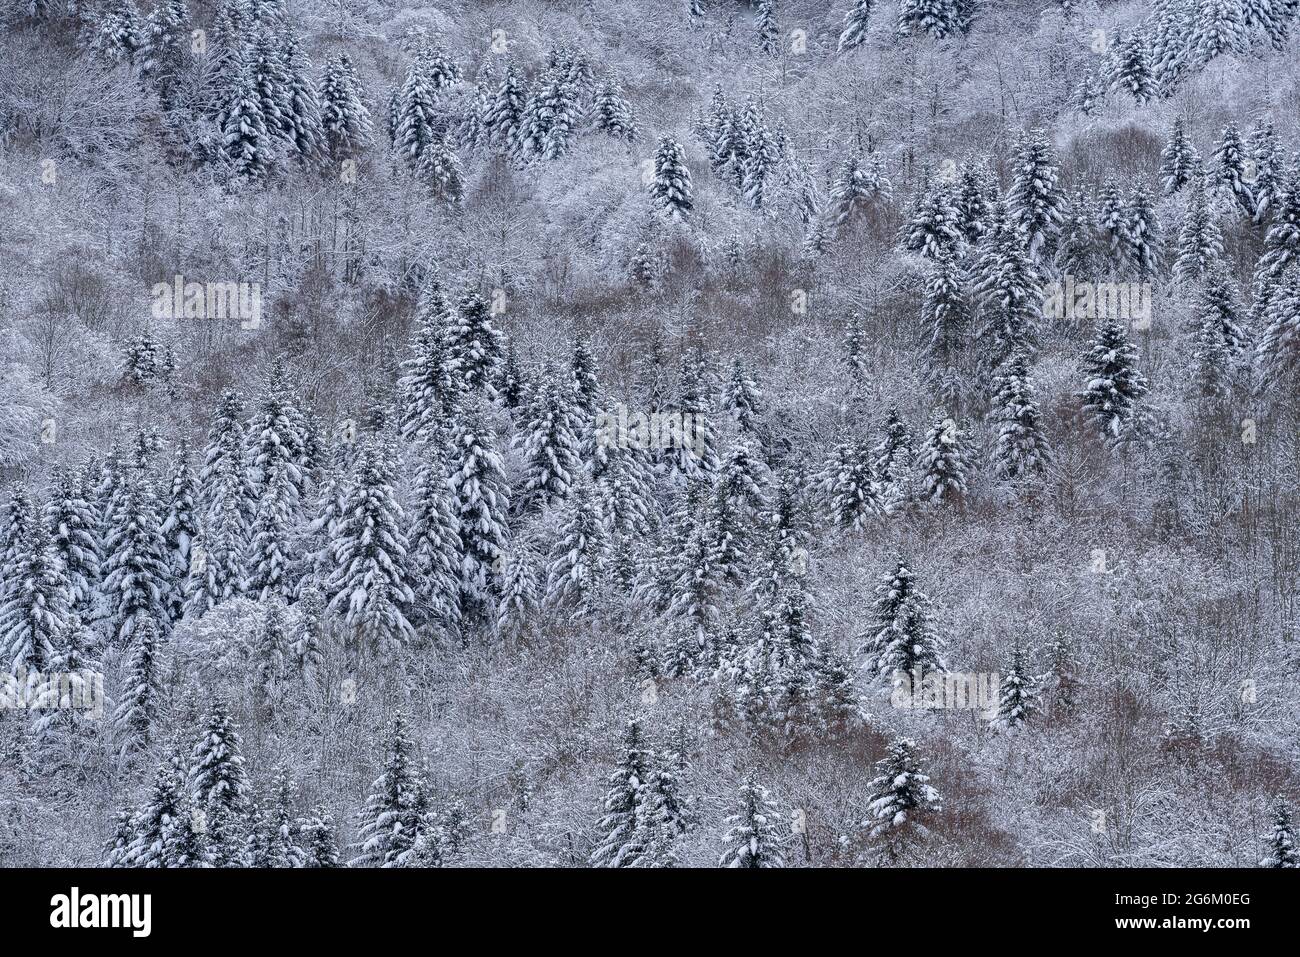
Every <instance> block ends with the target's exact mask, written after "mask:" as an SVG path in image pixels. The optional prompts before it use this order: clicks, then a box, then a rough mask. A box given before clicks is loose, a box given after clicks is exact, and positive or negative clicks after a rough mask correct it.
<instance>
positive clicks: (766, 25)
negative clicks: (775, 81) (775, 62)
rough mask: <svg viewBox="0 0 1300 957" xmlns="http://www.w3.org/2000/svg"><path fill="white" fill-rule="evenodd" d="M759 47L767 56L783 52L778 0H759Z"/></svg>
mask: <svg viewBox="0 0 1300 957" xmlns="http://www.w3.org/2000/svg"><path fill="white" fill-rule="evenodd" d="M757 9H758V24H757V25H758V48H759V49H760V50H762V51H763V52H764V53H765V54H766V55H767V56H771V57H774V56H777V55H778V54H779V53H780V52H781V28H780V27H779V26H777V22H776V0H758V8H757Z"/></svg>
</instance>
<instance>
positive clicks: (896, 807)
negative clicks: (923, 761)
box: [863, 738, 942, 840]
mask: <svg viewBox="0 0 1300 957" xmlns="http://www.w3.org/2000/svg"><path fill="white" fill-rule="evenodd" d="M876 770H877V771H878V772H879V774H878V775H877V777H876V778H874V779H873V780H872V781H871V783H870V784H869V785H868V787H869V788H870V790H871V796H870V797H869V798H868V800H867V814H868V817H867V819H866V820H865V821H863V826H864V827H866V828H868V829H869V831H870V834H871V836H872V837H873V838H882V837H883V838H886V839H889V840H893V839H896V838H897V837H898V836H899V835H900V834H905V833H919V834H922V835H924V834H925V833H927V831H926V827H925V821H926V820H927V818H929V817H931V816H932V815H934V814H935V813H936V812H938V811H940V810H942V805H941V801H940V798H939V792H938V791H936V790H935V789H934V788H933V787H932V786H931V785H930V778H929V775H926V774H924V773H922V771H921V768H920V764H919V762H918V761H917V759H916V743H915V742H914V741H913V740H911V739H910V738H896V739H895V740H894V741H892V742H891V743H890V745H889V750H888V751H887V752H886V754H885V757H883V758H881V759H880V760H879V761H877V762H876Z"/></svg>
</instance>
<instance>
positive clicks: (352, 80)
mask: <svg viewBox="0 0 1300 957" xmlns="http://www.w3.org/2000/svg"><path fill="white" fill-rule="evenodd" d="M319 100H320V111H321V131H322V134H323V135H324V149H325V154H326V155H327V156H328V157H329V158H330V159H332V160H334V161H335V162H336V163H339V162H342V161H343V160H346V159H355V158H356V157H357V156H358V155H359V154H360V153H361V152H362V151H363V150H365V148H366V147H367V146H369V145H370V143H371V141H372V140H373V138H374V122H373V120H372V119H371V117H370V111H369V110H368V109H366V105H365V102H364V101H363V99H362V88H361V79H360V77H359V76H358V75H357V71H356V68H355V67H354V66H353V65H352V58H351V57H349V56H348V55H347V54H346V53H340V54H338V55H337V56H333V57H330V58H329V59H328V60H326V61H325V71H324V73H323V75H322V77H321V84H320V93H319Z"/></svg>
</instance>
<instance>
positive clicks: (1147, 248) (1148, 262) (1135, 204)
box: [1122, 187, 1161, 282]
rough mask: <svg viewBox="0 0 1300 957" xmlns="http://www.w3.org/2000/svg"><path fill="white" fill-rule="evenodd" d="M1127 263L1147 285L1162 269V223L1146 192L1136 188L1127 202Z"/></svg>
mask: <svg viewBox="0 0 1300 957" xmlns="http://www.w3.org/2000/svg"><path fill="white" fill-rule="evenodd" d="M1123 215H1124V229H1123V233H1122V235H1123V237H1124V242H1123V251H1124V253H1123V254H1124V261H1125V262H1126V263H1127V264H1128V266H1129V267H1130V268H1132V269H1133V270H1134V272H1136V274H1137V276H1138V279H1139V281H1142V282H1146V281H1148V280H1149V279H1150V278H1151V277H1152V276H1154V275H1155V274H1156V272H1157V271H1158V270H1159V268H1160V255H1161V254H1160V245H1161V235H1160V223H1159V221H1158V220H1157V219H1156V212H1155V207H1154V205H1153V204H1152V202H1151V196H1150V194H1149V193H1147V191H1146V190H1144V189H1142V188H1140V187H1139V188H1136V189H1134V190H1133V191H1132V192H1131V193H1129V196H1128V199H1127V200H1126V201H1125V203H1124V214H1123Z"/></svg>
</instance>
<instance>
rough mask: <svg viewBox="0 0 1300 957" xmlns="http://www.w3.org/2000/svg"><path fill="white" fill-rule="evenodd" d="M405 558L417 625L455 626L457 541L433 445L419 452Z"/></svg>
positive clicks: (443, 470) (452, 507) (447, 487)
mask: <svg viewBox="0 0 1300 957" xmlns="http://www.w3.org/2000/svg"><path fill="white" fill-rule="evenodd" d="M411 507H412V521H411V530H410V533H409V537H410V555H411V570H412V576H411V581H412V589H413V590H414V593H415V608H416V611H417V613H418V615H419V618H420V619H421V620H422V621H427V622H433V623H435V624H438V625H440V626H442V627H444V628H450V627H451V626H453V625H454V624H456V622H457V621H458V620H459V607H460V570H461V540H460V519H459V517H458V516H457V508H456V500H455V497H454V495H453V493H452V488H451V483H450V481H449V480H448V475H447V460H446V457H445V455H444V454H443V452H442V450H441V449H440V448H439V447H438V446H436V445H432V444H430V445H426V446H424V447H423V449H422V451H421V459H420V464H419V474H418V476H417V478H416V486H415V501H414V502H413V503H412V506H411Z"/></svg>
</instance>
